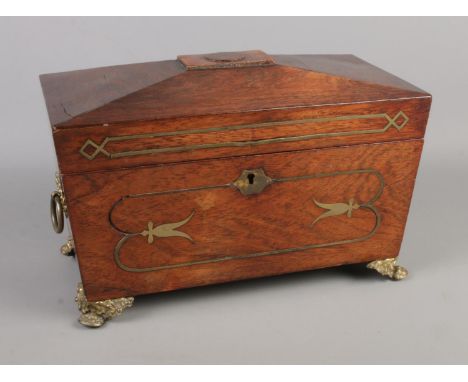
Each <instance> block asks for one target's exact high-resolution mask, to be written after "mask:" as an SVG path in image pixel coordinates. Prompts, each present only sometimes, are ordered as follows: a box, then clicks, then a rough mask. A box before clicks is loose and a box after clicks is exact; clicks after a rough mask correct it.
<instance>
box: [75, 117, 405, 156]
mask: <svg viewBox="0 0 468 382" xmlns="http://www.w3.org/2000/svg"><path fill="white" fill-rule="evenodd" d="M359 119H384V120H385V121H386V124H385V126H384V127H382V128H380V129H369V130H355V131H336V132H332V133H315V134H306V135H299V136H284V137H277V138H268V139H259V140H249V141H232V142H219V143H204V144H194V145H186V146H174V147H153V148H147V149H142V150H130V151H117V152H111V151H110V150H108V149H107V150H106V148H105V147H106V146H107V144H108V143H111V142H123V141H133V140H138V139H151V138H161V137H173V136H179V135H189V134H206V133H212V132H218V131H237V130H244V129H259V128H265V127H276V126H287V125H300V124H306V123H324V122H339V121H353V120H359ZM408 121H409V118H408V116H407V115H406V114H405V113H404V112H403V111H399V112H398V113H397V114H396V115H395V117H393V118H392V117H390V116H389V115H388V114H387V113H380V114H364V115H344V116H336V117H323V118H306V119H298V120H286V121H276V122H261V123H252V124H246V125H237V126H221V127H209V128H202V129H189V130H180V131H169V132H162V133H147V134H134V135H122V136H113V137H106V138H104V140H103V141H102V142H101V143H100V144H98V143H96V142H94V141H93V140H92V139H87V140H86V141H85V143H84V144H83V146H81V149H80V154H81V155H82V156H84V157H85V158H86V159H88V160H93V159H95V158H96V157H97V156H98V155H99V154H102V155H103V156H105V157H107V158H109V159H117V158H124V157H131V156H138V155H148V154H161V153H175V152H185V151H192V150H202V149H216V148H222V147H245V146H259V145H265V144H270V143H281V142H297V141H307V140H311V139H317V138H329V137H345V136H352V135H364V134H381V133H385V132H386V131H387V130H388V129H390V128H391V127H394V128H396V129H397V130H398V131H400V130H401V129H402V128H403V127H405V125H406V124H407V123H408ZM90 148H91V150H92V151H89V149H90Z"/></svg>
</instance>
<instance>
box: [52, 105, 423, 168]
mask: <svg viewBox="0 0 468 382" xmlns="http://www.w3.org/2000/svg"><path fill="white" fill-rule="evenodd" d="M430 103H431V98H430V97H423V98H414V99H405V100H396V101H382V102H374V103H371V104H368V103H366V104H352V105H338V106H337V105H333V106H326V107H319V108H292V109H282V110H270V111H258V112H253V113H244V114H232V115H224V116H202V117H192V118H179V119H175V120H166V121H155V122H141V123H133V124H132V123H131V124H125V125H112V126H102V125H101V126H93V127H86V128H85V127H83V128H80V129H64V130H56V131H54V142H55V146H56V151H57V155H58V160H59V167H60V171H61V172H62V173H63V174H72V173H83V172H90V171H101V170H114V169H119V168H129V167H136V166H147V165H157V164H165V163H175V162H184V161H194V160H200V159H208V158H221V157H233V156H242V155H252V154H265V153H274V152H287V151H294V150H304V149H312V148H322V147H335V146H343V145H355V144H364V143H374V142H391V141H397V140H406V139H417V138H422V137H423V136H424V131H425V127H426V123H427V118H428V114H429V109H430Z"/></svg>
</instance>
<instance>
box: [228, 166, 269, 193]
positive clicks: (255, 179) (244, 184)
mask: <svg viewBox="0 0 468 382" xmlns="http://www.w3.org/2000/svg"><path fill="white" fill-rule="evenodd" d="M271 183H272V179H271V178H270V177H269V176H267V175H266V174H265V171H264V170H263V169H262V168H257V169H253V170H244V171H242V174H241V175H240V176H239V178H237V180H236V181H235V182H234V183H233V185H234V186H235V187H237V189H238V190H239V191H240V192H241V194H242V195H255V194H259V193H260V192H262V191H263V190H264V189H265V187H267V186H268V185H270V184H271Z"/></svg>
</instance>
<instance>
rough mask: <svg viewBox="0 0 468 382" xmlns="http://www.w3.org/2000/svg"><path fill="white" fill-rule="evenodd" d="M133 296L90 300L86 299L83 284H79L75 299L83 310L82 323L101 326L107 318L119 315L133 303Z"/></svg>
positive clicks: (89, 325) (92, 326) (95, 326)
mask: <svg viewBox="0 0 468 382" xmlns="http://www.w3.org/2000/svg"><path fill="white" fill-rule="evenodd" d="M133 300H134V299H133V297H123V298H116V299H113V300H103V301H96V302H89V301H88V300H87V299H86V296H85V293H84V289H83V285H82V284H81V283H79V284H78V288H77V294H76V298H75V301H76V303H77V304H78V309H79V310H80V312H81V316H80V319H79V322H80V324H82V325H84V326H88V327H90V328H99V327H100V326H102V325H104V323H105V322H106V321H107V320H111V319H112V318H114V317H117V316H119V315H120V314H122V312H123V311H124V310H125V309H127V308H130V307H131V306H132V305H133Z"/></svg>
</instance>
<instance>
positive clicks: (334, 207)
mask: <svg viewBox="0 0 468 382" xmlns="http://www.w3.org/2000/svg"><path fill="white" fill-rule="evenodd" d="M354 174H371V175H374V176H375V177H377V179H378V181H379V189H378V190H377V192H376V194H375V195H374V196H373V197H372V198H371V199H370V200H369V201H368V202H367V203H363V204H360V205H359V207H358V208H362V209H367V210H369V211H371V212H372V213H373V214H374V215H375V224H374V227H373V229H372V230H371V231H370V232H369V233H368V234H367V235H364V236H361V237H357V238H352V239H346V240H340V241H335V242H330V243H320V244H309V245H305V246H301V247H292V248H284V249H278V250H272V251H265V252H257V253H250V254H245V255H239V256H223V257H218V258H214V259H207V260H198V261H190V262H184V263H176V264H168V265H162V266H157V267H148V268H133V267H129V266H127V265H125V264H123V263H122V261H121V260H120V250H121V249H122V247H123V245H124V244H125V243H126V242H127V240H128V239H130V238H131V237H135V236H139V235H142V232H134V233H131V232H125V231H123V230H120V229H119V228H118V227H117V226H116V225H115V224H114V223H113V221H112V211H113V210H114V208H115V207H116V206H117V205H119V204H120V203H121V202H123V201H124V200H126V199H128V198H141V197H146V196H158V195H164V194H170V193H179V192H194V191H200V190H205V189H216V188H219V189H223V188H229V187H235V186H234V185H233V184H226V185H217V186H207V187H196V188H189V189H183V190H172V191H163V192H154V193H145V194H135V195H128V196H126V197H123V198H121V199H120V200H119V201H117V202H116V203H115V204H114V205H113V206H112V208H111V211H110V213H109V221H110V224H111V225H112V227H113V228H114V229H116V230H117V231H119V232H120V233H122V234H123V235H124V236H123V237H122V238H121V239H120V240H119V242H118V243H117V245H116V247H115V249H114V260H115V262H116V264H117V265H118V266H119V268H121V269H123V270H125V271H127V272H152V271H159V270H164V269H173V268H181V267H187V266H194V265H202V264H210V263H218V262H223V261H229V260H240V259H247V258H253V257H261V256H271V255H280V254H287V253H292V252H298V251H304V250H308V249H313V248H325V247H331V246H336V245H342V244H351V243H357V242H360V241H364V240H367V239H369V238H371V237H372V236H373V235H374V234H375V232H376V231H377V229H378V228H379V227H380V224H381V216H380V212H379V211H378V209H377V208H376V207H375V206H374V205H373V203H375V201H377V200H378V199H379V198H380V196H381V195H382V192H383V189H384V185H385V183H384V179H383V176H382V174H380V172H378V171H377V170H374V169H360V170H351V171H337V172H332V173H317V174H311V175H304V176H295V177H286V178H280V179H272V183H275V182H276V183H281V182H291V181H300V180H306V179H314V178H324V177H330V176H339V175H354ZM343 205H344V206H346V208H345V207H344V206H343ZM322 206H323V207H322V208H325V209H328V210H329V211H333V213H334V215H333V216H336V215H339V214H342V213H349V209H351V210H352V209H356V207H355V206H356V205H355V204H354V201H352V200H350V201H349V203H348V204H345V203H335V204H322ZM320 207H321V206H320ZM193 214H194V212H192V215H190V217H191V216H193ZM325 214H327V212H325ZM323 215H324V214H322V215H320V216H323ZM320 216H319V218H320ZM327 216H332V215H331V214H329V215H327ZM323 217H325V216H323ZM319 218H317V219H316V221H314V223H313V224H315V223H316V222H317V221H318V220H319ZM185 220H187V219H185ZM185 220H184V221H185ZM184 221H182V222H184ZM176 224H177V223H176ZM183 224H185V223H183ZM313 224H312V225H313Z"/></svg>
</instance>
